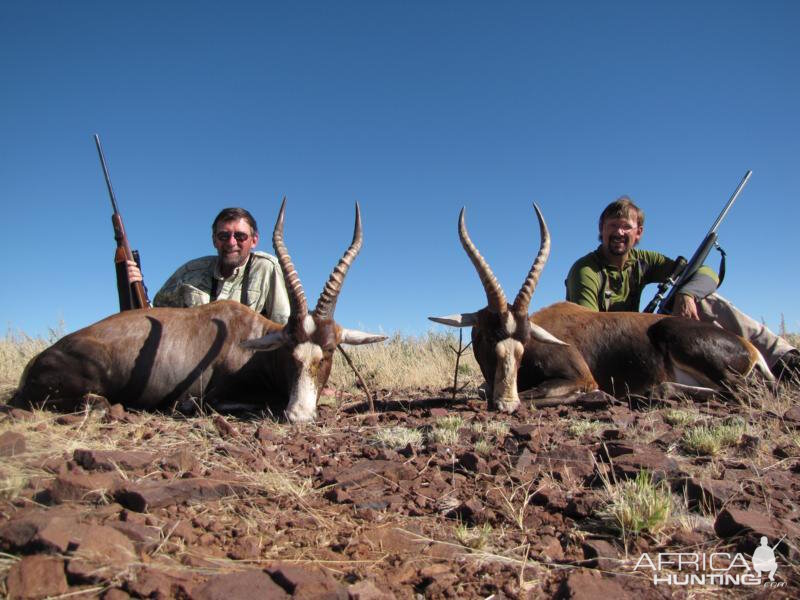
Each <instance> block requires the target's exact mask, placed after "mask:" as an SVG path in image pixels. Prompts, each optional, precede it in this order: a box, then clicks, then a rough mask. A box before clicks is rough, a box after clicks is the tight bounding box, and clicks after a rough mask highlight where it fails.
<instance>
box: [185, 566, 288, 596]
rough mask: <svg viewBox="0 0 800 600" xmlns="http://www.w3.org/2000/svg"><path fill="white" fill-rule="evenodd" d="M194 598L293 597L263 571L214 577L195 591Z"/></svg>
mask: <svg viewBox="0 0 800 600" xmlns="http://www.w3.org/2000/svg"><path fill="white" fill-rule="evenodd" d="M193 597H194V598H195V599H196V600H239V599H242V600H244V599H250V598H269V600H281V599H283V598H287V599H288V598H290V597H291V595H290V594H287V593H286V591H285V590H284V589H283V588H282V587H281V586H279V585H278V584H277V583H275V582H274V581H273V580H272V578H271V577H270V576H269V575H267V574H266V573H264V572H263V571H243V572H239V573H229V574H227V575H217V576H216V577H212V578H211V579H209V580H208V581H207V582H206V583H205V584H204V585H202V586H200V587H198V588H196V589H195V590H194V593H193Z"/></svg>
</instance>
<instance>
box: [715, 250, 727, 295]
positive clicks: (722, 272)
mask: <svg viewBox="0 0 800 600" xmlns="http://www.w3.org/2000/svg"><path fill="white" fill-rule="evenodd" d="M714 248H716V249H717V250H718V251H719V254H720V257H719V283H717V288H719V286H721V285H722V280H723V279H725V250H723V249H722V246H720V245H719V244H717V243H716V242H715V243H714Z"/></svg>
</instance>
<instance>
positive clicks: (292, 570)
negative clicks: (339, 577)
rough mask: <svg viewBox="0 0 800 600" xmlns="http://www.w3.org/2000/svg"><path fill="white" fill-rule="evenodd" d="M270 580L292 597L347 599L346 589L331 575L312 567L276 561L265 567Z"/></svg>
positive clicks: (331, 599)
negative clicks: (274, 563)
mask: <svg viewBox="0 0 800 600" xmlns="http://www.w3.org/2000/svg"><path fill="white" fill-rule="evenodd" d="M267 572H268V573H269V574H270V576H271V577H272V580H273V581H274V582H275V583H277V584H278V585H280V586H281V587H282V588H283V589H284V590H286V591H287V592H289V593H290V594H291V595H292V598H293V599H294V598H307V599H309V600H310V599H311V598H326V599H330V600H347V590H346V589H345V588H344V587H343V586H341V585H339V583H337V582H336V580H335V579H333V577H331V576H330V575H328V574H327V573H325V572H324V571H322V570H321V569H317V568H313V567H301V566H299V565H296V564H292V563H277V564H276V565H273V566H272V567H270V568H268V569H267Z"/></svg>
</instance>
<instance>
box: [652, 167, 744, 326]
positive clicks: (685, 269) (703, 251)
mask: <svg viewBox="0 0 800 600" xmlns="http://www.w3.org/2000/svg"><path fill="white" fill-rule="evenodd" d="M752 174H753V172H752V171H747V173H745V174H744V177H742V180H741V181H740V182H739V185H738V186H736V190H735V191H734V192H733V195H732V196H731V198H730V200H728V202H727V203H726V204H725V207H724V208H723V209H722V212H721V213H719V216H718V217H717V220H716V221H714V224H713V225H712V226H711V229H709V230H708V233H707V234H706V237H705V239H704V240H703V242H702V243H701V244H700V246H699V247H698V248H697V250H695V253H694V254H693V255H692V258H691V260H689V261H688V262H687V261H686V259H685V258H683V257H682V256H679V257H678V258H677V259H676V261H675V263H676V264H675V269H674V270H673V272H672V274H671V275H670V276H669V278H668V279H667V281H665V282H664V283H662V284H661V285H659V286H658V292H657V293H656V296H655V298H653V299H652V300H651V301H650V303H649V304H648V305H647V306H646V307H645V309H644V311H643V312H648V313H650V312H654V311H656V310H657V312H659V313H662V314H663V313H669V312H670V310H671V307H672V302H673V300H674V298H675V294H676V293H677V292H678V291H679V290H680V289H681V287H683V285H684V284H685V283H686V282H687V281H689V279H691V278H692V277H693V276H694V274H695V273H697V270H698V269H699V268H700V267H701V266H703V263H704V262H705V260H706V257H707V256H708V253H709V252H711V248H716V249H717V250H718V251H719V253H720V254H721V255H722V258H721V259H720V268H719V284H720V285H721V284H722V280H723V279H724V278H725V251H724V250H723V249H722V248H720V246H719V244H718V243H717V229H719V226H720V224H721V223H722V220H723V219H724V218H725V216H726V215H727V214H728V211H729V210H730V209H731V206H733V203H734V202H736V198H738V197H739V194H740V193H741V192H742V189H744V186H745V185H746V184H747V181H748V180H749V179H750V175H752Z"/></svg>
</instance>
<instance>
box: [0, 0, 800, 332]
mask: <svg viewBox="0 0 800 600" xmlns="http://www.w3.org/2000/svg"><path fill="white" fill-rule="evenodd" d="M798 25H800V3H797V2H790V1H784V2H775V1H772V2H769V1H767V2H764V1H759V2H734V1H719V2H703V1H692V2H681V1H678V2H658V3H656V2H638V1H637V2H613V3H612V2H606V3H602V2H561V3H555V2H548V3H542V2H501V3H498V2H493V3H490V2H465V1H442V2H436V1H433V2H366V1H365V2H235V1H234V2H225V3H222V2H137V3H118V2H37V1H26V2H19V1H8V2H3V3H2V5H1V6H0V49H1V50H2V52H0V61H1V64H2V69H1V70H0V72H2V82H3V83H2V91H1V92H0V109H1V110H0V133H1V134H2V147H3V150H4V151H3V156H2V160H1V161H0V199H2V205H3V212H4V214H5V218H4V219H3V222H4V225H5V228H6V233H5V235H0V257H2V258H1V259H0V281H2V295H1V296H0V317H2V321H3V324H4V325H6V326H8V327H11V328H12V329H15V330H22V331H25V332H27V333H29V334H32V335H39V334H42V333H46V331H47V328H48V327H52V326H56V325H57V324H58V323H59V321H60V320H62V319H63V321H64V325H65V328H66V330H67V331H72V330H74V329H77V328H79V327H82V326H85V325H88V324H89V323H91V322H94V321H96V320H98V319H100V318H102V317H105V316H107V315H109V314H111V313H113V312H115V311H116V310H117V298H116V288H115V283H114V270H113V262H112V260H113V254H114V240H113V237H112V230H111V224H110V214H111V210H110V206H109V200H108V197H107V193H106V190H105V185H104V182H103V178H102V174H101V171H100V166H99V163H98V159H97V154H96V151H95V148H94V144H93V141H92V134H93V133H95V132H96V133H98V134H100V137H101V140H102V142H103V145H104V149H105V152H106V156H107V159H108V164H109V169H110V172H111V177H112V180H113V184H114V187H115V191H116V193H117V198H118V200H119V205H120V209H121V211H122V214H123V216H124V219H125V226H126V228H127V231H128V234H129V236H130V239H131V243H132V245H133V247H134V248H138V249H139V250H140V252H141V254H142V261H143V269H144V274H145V280H146V283H147V284H148V287H149V289H150V295H151V296H153V295H154V294H155V292H156V291H157V290H158V288H159V287H160V286H161V284H162V283H163V282H164V281H165V280H166V278H167V277H168V276H169V275H170V274H171V273H172V272H173V271H174V269H175V268H177V267H178V266H179V265H180V264H182V263H183V262H185V261H186V260H188V259H190V258H194V257H197V256H201V255H206V254H210V253H212V252H213V248H212V247H211V242H210V223H211V220H212V219H213V217H214V216H215V214H216V213H217V212H218V210H219V209H220V208H222V207H223V206H230V205H241V206H245V207H247V208H249V209H250V210H251V211H252V212H253V213H254V214H255V216H256V218H257V219H258V220H259V225H260V229H261V230H262V240H261V249H264V250H267V251H270V252H272V249H271V242H270V240H271V230H272V226H273V224H274V222H275V217H276V215H277V211H278V206H279V202H280V199H281V197H283V196H284V195H286V196H287V197H288V208H287V218H286V229H285V237H286V242H287V245H288V247H289V250H290V252H291V254H292V257H293V258H294V261H295V264H296V265H297V267H298V271H299V274H300V277H301V279H302V281H303V284H304V286H305V289H306V293H307V295H308V296H309V298H310V299H311V300H312V301H313V300H314V299H316V298H317V296H318V295H319V292H320V290H321V287H322V285H323V283H324V281H325V279H326V278H327V276H328V274H329V272H330V270H331V268H332V267H333V265H334V264H335V263H336V261H337V260H338V258H339V257H340V256H341V253H342V252H343V251H344V249H345V248H346V246H347V244H348V243H349V239H350V236H351V234H352V223H353V205H354V202H355V201H356V200H358V201H359V202H360V203H361V208H362V213H363V219H364V234H365V244H364V249H363V250H362V253H361V255H360V256H359V257H358V259H357V260H356V262H355V264H354V266H353V268H352V269H351V271H350V274H349V276H348V278H347V281H346V282H345V285H344V288H343V291H342V295H341V297H340V300H339V303H338V305H337V312H336V317H337V320H338V321H339V322H340V323H342V324H343V325H345V326H349V327H361V328H365V329H369V330H379V329H383V330H384V331H387V332H394V331H398V330H399V331H403V332H407V333H420V332H423V331H426V330H427V329H428V328H429V327H431V326H432V324H430V323H429V322H428V321H427V319H426V317H427V316H428V315H433V314H449V313H453V312H458V311H468V310H477V309H478V308H480V307H482V306H484V305H485V296H484V293H483V290H482V287H481V285H480V283H479V280H478V278H477V276H476V274H475V272H474V270H473V268H472V265H471V264H470V263H469V261H468V259H467V257H466V255H465V254H464V252H463V250H462V249H461V246H460V244H459V242H458V237H457V233H456V220H457V216H458V211H459V209H460V208H461V206H466V207H467V223H468V226H469V229H470V233H471V235H472V238H473V240H474V241H475V242H476V244H477V245H478V247H479V249H480V250H481V252H482V253H483V254H484V256H486V257H487V258H488V260H489V261H490V263H491V265H492V267H493V269H494V271H495V273H496V275H497V276H498V278H499V279H500V281H501V283H502V284H503V286H504V288H505V289H506V293H507V294H508V295H510V296H512V297H513V295H515V294H516V292H517V290H518V288H519V285H520V284H521V283H522V281H523V279H524V277H525V274H526V273H527V270H528V269H529V267H530V264H531V262H532V260H533V257H534V255H535V253H536V250H537V248H538V244H539V239H538V228H537V225H536V221H535V217H534V213H533V210H532V208H531V203H532V202H533V201H536V202H537V203H539V204H540V206H541V207H542V210H543V212H544V215H545V217H546V219H547V221H548V223H549V226H550V229H551V233H552V237H553V249H552V255H551V259H550V261H549V263H548V265H547V267H546V269H545V271H544V274H543V276H542V280H541V282H540V285H539V288H538V289H537V291H536V294H535V295H534V298H533V303H532V307H533V308H538V307H542V306H545V305H547V304H550V303H552V302H555V301H557V300H560V299H562V298H563V295H564V285H563V281H564V277H565V275H566V273H567V270H568V269H569V266H570V265H571V264H572V262H573V261H574V260H575V259H576V258H578V257H579V256H581V255H583V254H585V253H586V252H588V251H590V250H592V249H594V247H595V246H596V244H597V217H598V214H599V212H600V211H601V210H602V208H603V207H604V206H605V205H606V204H607V203H608V202H610V201H611V200H613V199H614V198H616V197H617V196H619V195H621V194H629V195H631V196H632V197H633V199H634V200H635V201H637V202H638V203H639V204H640V205H641V206H642V208H643V209H644V210H645V212H646V214H647V222H646V226H645V235H644V239H643V242H642V244H641V246H642V247H643V248H649V249H654V250H659V251H662V252H664V253H665V254H668V255H673V256H674V255H677V254H690V253H691V252H692V251H693V250H694V247H695V246H696V245H697V244H698V243H699V242H700V240H701V239H702V237H703V236H704V235H705V233H706V231H707V230H708V227H709V226H710V225H711V222H712V221H713V220H714V219H715V218H716V216H717V215H718V213H719V211H720V210H721V208H722V205H723V204H724V202H725V201H726V200H727V199H728V197H729V196H730V194H731V193H732V192H733V189H734V188H735V186H736V184H737V183H738V181H739V180H740V178H741V177H742V175H743V174H744V173H745V171H746V170H747V169H752V170H753V177H752V179H751V181H750V183H749V185H748V186H747V188H745V191H744V192H743V194H742V196H741V197H740V199H739V201H738V202H737V204H736V205H735V206H734V209H733V210H732V212H731V213H730V215H729V217H728V219H727V220H726V221H725V223H724V224H723V226H722V228H721V231H720V233H721V241H722V244H723V247H724V248H725V249H726V250H727V252H728V256H729V264H728V275H727V279H726V281H725V284H724V286H723V288H722V290H721V293H723V294H724V295H726V296H728V297H729V298H731V299H732V300H733V301H734V302H735V303H736V304H737V305H738V306H739V307H740V308H742V309H744V310H745V311H747V312H749V313H750V314H752V315H753V316H754V317H756V318H764V319H765V320H766V321H767V322H768V324H770V325H771V326H773V327H777V326H778V324H779V321H780V317H781V314H782V313H783V314H784V315H785V319H786V324H787V326H788V328H789V329H790V330H793V331H798V330H800V309H798V308H797V307H798V302H797V299H796V297H797V294H798V291H799V290H798V283H797V282H798V278H797V269H796V264H795V262H794V261H795V256H796V248H797V245H798V240H799V239H800V229H799V227H798V226H799V225H800V208H799V207H798V202H797V200H798V193H799V192H800V161H799V160H798V159H800V76H798V73H800V36H798V35H797V31H798ZM716 260H717V259H716V258H715V259H714V260H713V262H712V263H711V264H712V265H713V266H716V264H717V262H716Z"/></svg>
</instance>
